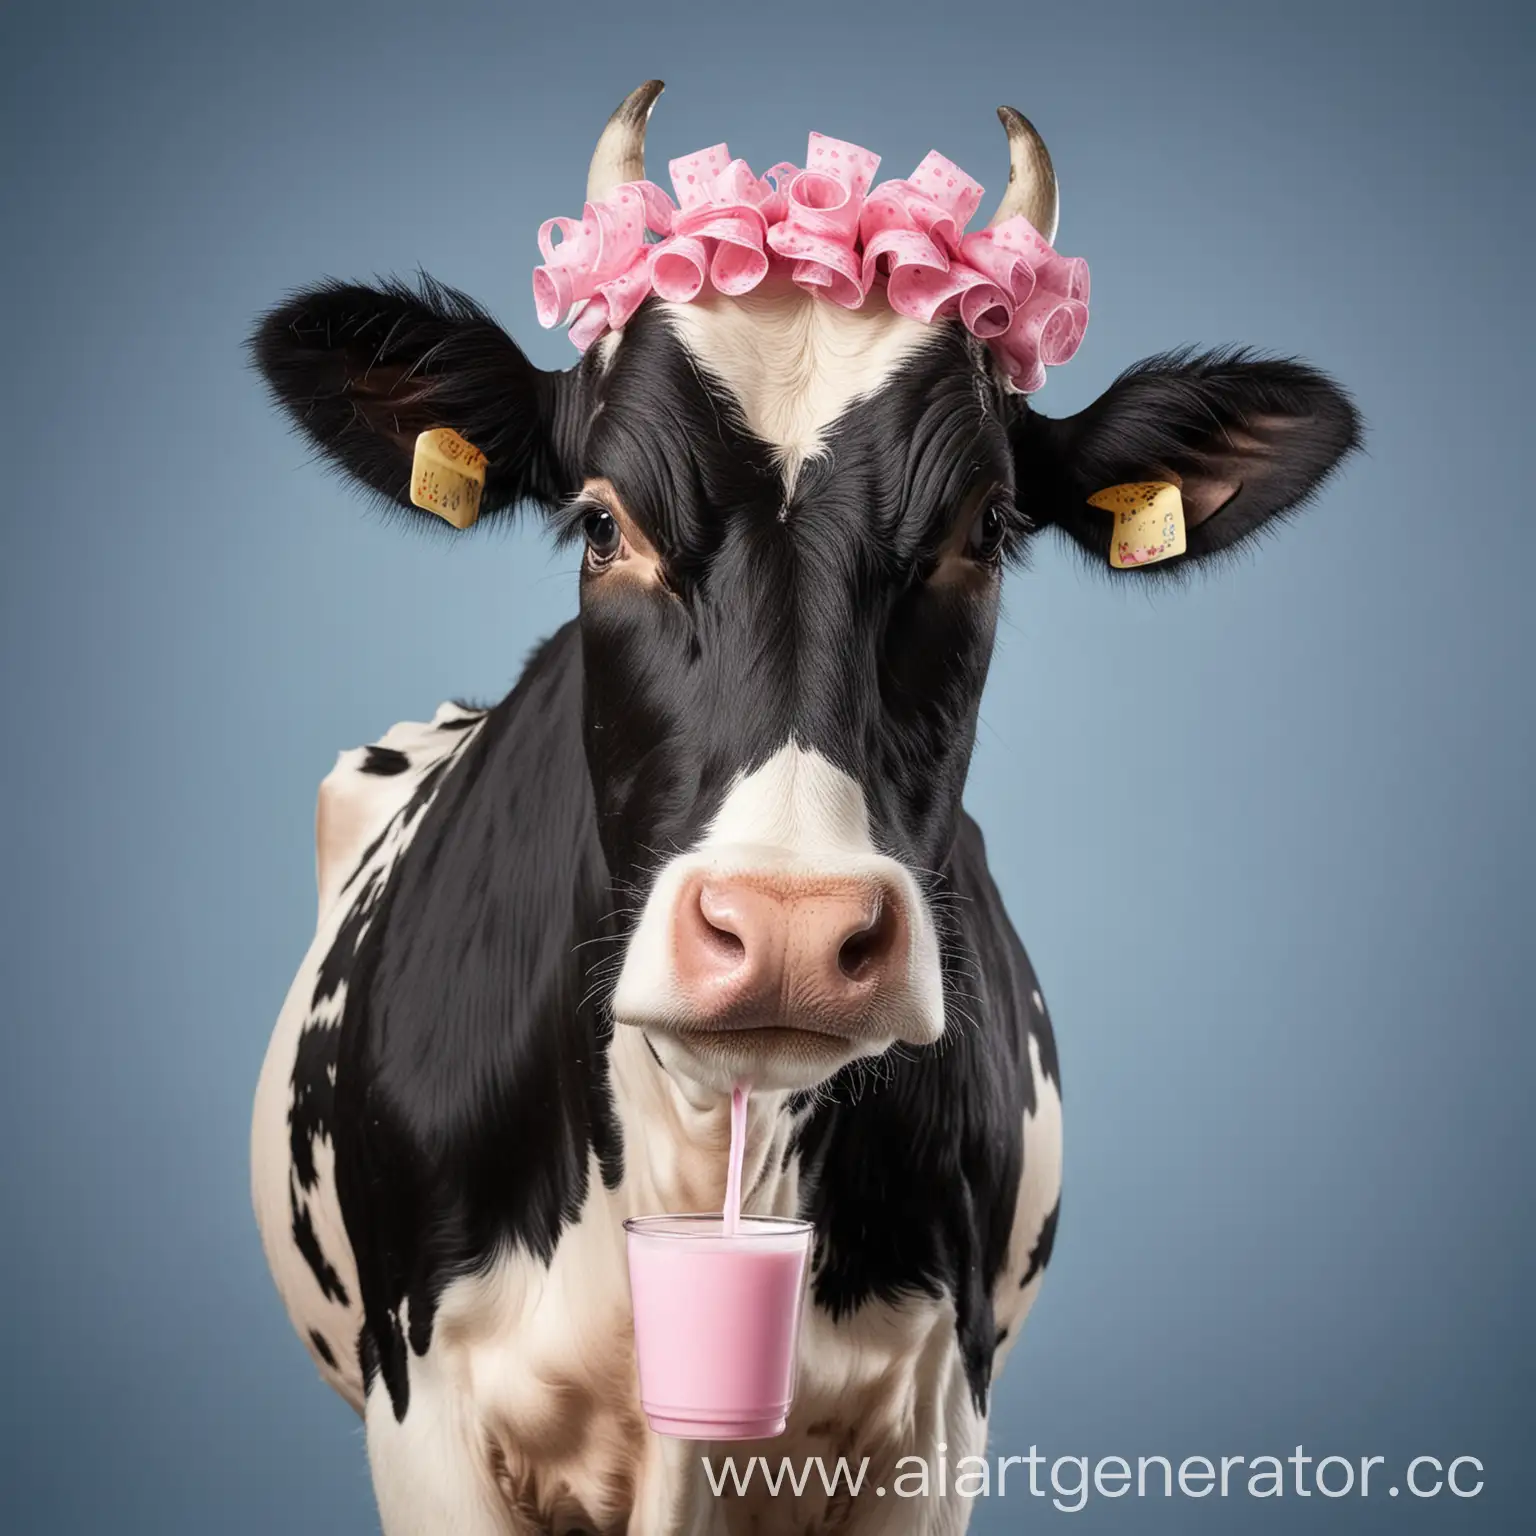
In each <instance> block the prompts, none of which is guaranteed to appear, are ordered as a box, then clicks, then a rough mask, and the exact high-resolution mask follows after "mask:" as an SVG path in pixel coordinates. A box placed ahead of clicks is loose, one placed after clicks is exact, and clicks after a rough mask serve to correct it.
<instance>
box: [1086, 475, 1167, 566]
mask: <svg viewBox="0 0 1536 1536" xmlns="http://www.w3.org/2000/svg"><path fill="white" fill-rule="evenodd" d="M1088 505H1089V506H1090V507H1100V508H1102V509H1103V510H1104V511H1106V512H1113V513H1114V514H1115V527H1114V531H1113V532H1112V533H1111V534H1110V536H1109V563H1110V564H1111V565H1112V566H1114V568H1115V569H1116V570H1117V571H1125V570H1129V569H1130V568H1131V567H1132V566H1137V565H1155V564H1156V563H1157V562H1158V561H1159V560H1171V559H1172V558H1173V557H1174V556H1175V555H1182V554H1183V553H1184V549H1185V542H1184V498H1183V497H1182V496H1181V495H1180V494H1179V488H1178V486H1176V485H1172V484H1170V483H1169V482H1168V481H1166V480H1138V481H1137V482H1136V483H1135V484H1133V485H1112V486H1110V487H1109V488H1108V489H1107V490H1102V491H1096V492H1095V493H1094V494H1093V495H1092V496H1090V497H1089V498H1088Z"/></svg>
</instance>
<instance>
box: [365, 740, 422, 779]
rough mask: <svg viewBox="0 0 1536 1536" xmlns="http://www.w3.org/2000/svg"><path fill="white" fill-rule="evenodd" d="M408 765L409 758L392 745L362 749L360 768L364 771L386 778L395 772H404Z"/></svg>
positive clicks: (409, 763)
mask: <svg viewBox="0 0 1536 1536" xmlns="http://www.w3.org/2000/svg"><path fill="white" fill-rule="evenodd" d="M410 766H411V760H410V758H408V757H407V756H406V755H405V753H404V752H401V751H399V750H397V749H396V748H394V747H377V746H370V747H367V748H365V749H364V753H363V768H362V771H363V772H364V773H376V774H378V775H380V776H381V777H384V778H388V777H390V776H392V775H394V774H397V773H404V772H405V771H406V769H407V768H409V767H410Z"/></svg>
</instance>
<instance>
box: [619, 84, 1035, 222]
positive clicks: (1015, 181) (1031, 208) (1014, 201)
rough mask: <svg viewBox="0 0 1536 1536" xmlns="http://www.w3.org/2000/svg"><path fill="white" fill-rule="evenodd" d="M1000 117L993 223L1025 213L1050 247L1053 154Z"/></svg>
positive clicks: (1012, 114) (1012, 111) (1018, 116)
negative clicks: (1003, 170)
mask: <svg viewBox="0 0 1536 1536" xmlns="http://www.w3.org/2000/svg"><path fill="white" fill-rule="evenodd" d="M632 99H633V98H631V100H632ZM626 105H628V103H626ZM622 110H623V108H622V107H621V108H620V111H622ZM997 115H998V117H1000V118H1001V119H1002V123H1003V127H1004V128H1006V129H1007V130H1008V186H1007V188H1006V189H1005V190H1004V192H1003V200H1002V202H1000V203H999V204H998V205H997V212H996V213H994V214H993V215H992V223H993V224H1001V223H1002V222H1003V220H1004V219H1011V218H1013V216H1014V215H1015V214H1019V213H1022V214H1023V215H1024V217H1025V218H1026V219H1028V220H1029V222H1030V223H1031V224H1033V225H1034V226H1035V228H1036V229H1038V230H1039V231H1040V233H1041V234H1042V235H1044V236H1045V238H1046V241H1047V242H1048V243H1054V242H1055V239H1056V221H1057V218H1058V217H1059V215H1060V213H1061V195H1060V193H1059V192H1058V190H1057V187H1056V170H1055V167H1054V166H1052V164H1051V152H1050V150H1048V149H1047V148H1046V147H1045V140H1044V139H1042V138H1041V137H1040V135H1039V134H1038V133H1036V132H1035V125H1034V124H1033V123H1032V122H1030V120H1029V119H1028V118H1027V117H1025V116H1024V114H1023V113H1022V112H1020V111H1019V109H1018V108H1017V107H999V108H998V109H997ZM596 163H597V162H596V161H594V162H593V164H594V165H595V164H596Z"/></svg>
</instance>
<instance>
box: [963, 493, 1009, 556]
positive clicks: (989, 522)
mask: <svg viewBox="0 0 1536 1536" xmlns="http://www.w3.org/2000/svg"><path fill="white" fill-rule="evenodd" d="M1007 533H1008V524H1007V521H1006V520H1005V519H1004V517H1003V511H1002V508H1001V507H998V506H996V505H989V506H987V507H985V508H983V510H982V513H981V516H980V517H978V518H977V519H976V521H975V522H974V523H972V524H971V532H970V536H969V537H968V538H967V539H966V541H965V552H966V554H968V555H969V556H970V557H971V559H973V560H995V559H997V557H998V555H999V554H1000V553H1001V552H1002V548H1003V539H1004V538H1005V537H1006V536H1007Z"/></svg>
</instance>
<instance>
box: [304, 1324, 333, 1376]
mask: <svg viewBox="0 0 1536 1536" xmlns="http://www.w3.org/2000/svg"><path fill="white" fill-rule="evenodd" d="M309 1342H310V1343H311V1344H312V1345H313V1346H314V1350H315V1353H316V1354H317V1355H319V1356H320V1358H321V1359H322V1360H324V1361H325V1363H326V1364H327V1365H328V1366H330V1368H331V1369H332V1370H333V1371H334V1370H335V1369H336V1356H335V1355H334V1354H332V1353H331V1346H330V1345H329V1344H327V1343H326V1342H325V1336H324V1335H323V1334H322V1333H321V1332H320V1331H319V1329H317V1328H311V1329H310V1330H309Z"/></svg>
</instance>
